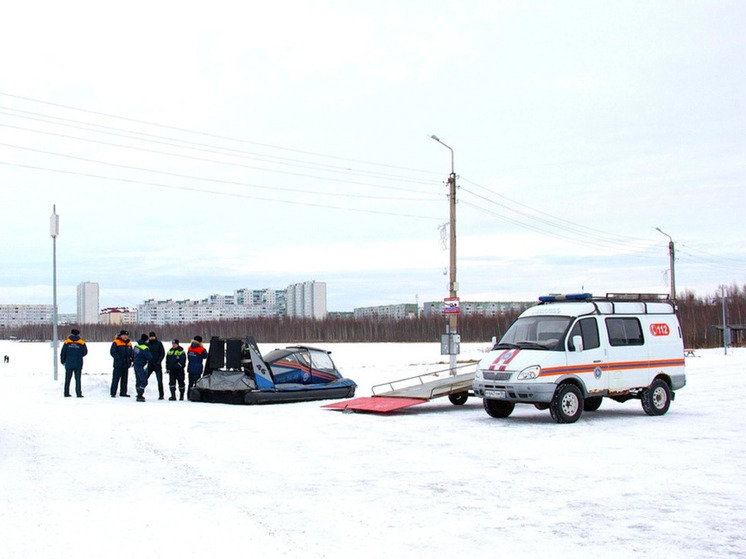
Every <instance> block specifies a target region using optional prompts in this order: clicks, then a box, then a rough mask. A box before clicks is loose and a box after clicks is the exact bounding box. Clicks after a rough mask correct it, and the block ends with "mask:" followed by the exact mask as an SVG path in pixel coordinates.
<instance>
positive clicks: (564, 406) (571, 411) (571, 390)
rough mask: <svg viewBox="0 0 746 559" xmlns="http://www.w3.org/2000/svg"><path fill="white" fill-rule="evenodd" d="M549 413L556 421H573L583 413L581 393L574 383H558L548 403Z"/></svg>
mask: <svg viewBox="0 0 746 559" xmlns="http://www.w3.org/2000/svg"><path fill="white" fill-rule="evenodd" d="M549 413H550V414H551V415H552V419H554V420H555V421H556V422H557V423H575V422H576V421H577V420H578V419H580V415H581V414H582V413H583V393H582V392H581V391H580V388H578V387H577V386H575V385H574V384H569V383H568V384H560V385H559V386H558V387H557V390H555V391H554V397H553V398H552V402H551V403H550V404H549Z"/></svg>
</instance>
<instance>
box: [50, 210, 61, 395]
mask: <svg viewBox="0 0 746 559" xmlns="http://www.w3.org/2000/svg"><path fill="white" fill-rule="evenodd" d="M49 234H50V235H51V236H52V352H53V354H54V355H53V356H52V357H53V358H54V380H57V348H58V346H59V336H58V334H57V236H58V235H59V234H60V216H58V215H57V205H56V204H55V205H53V206H52V216H51V217H50V218H49Z"/></svg>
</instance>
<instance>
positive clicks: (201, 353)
mask: <svg viewBox="0 0 746 559" xmlns="http://www.w3.org/2000/svg"><path fill="white" fill-rule="evenodd" d="M205 359H207V350H206V349H205V346H203V345H202V336H194V339H192V343H191V344H189V348H188V349H187V362H188V363H189V364H188V365H187V373H189V388H192V387H193V386H194V385H195V383H196V382H197V381H198V380H199V377H201V376H202V371H203V369H204V365H203V363H204V362H205Z"/></svg>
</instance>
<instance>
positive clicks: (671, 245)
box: [655, 227, 676, 301]
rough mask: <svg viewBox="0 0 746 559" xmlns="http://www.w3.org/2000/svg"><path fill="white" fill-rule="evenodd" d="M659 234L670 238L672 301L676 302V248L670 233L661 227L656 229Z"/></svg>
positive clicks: (669, 256)
mask: <svg viewBox="0 0 746 559" xmlns="http://www.w3.org/2000/svg"><path fill="white" fill-rule="evenodd" d="M655 230H656V231H658V233H663V234H664V235H665V236H666V237H668V260H669V264H668V265H669V268H670V270H671V299H672V300H674V301H675V300H676V271H675V269H674V260H675V258H674V247H673V239H672V238H671V235H669V234H668V233H666V232H664V231H661V229H660V227H656V228H655Z"/></svg>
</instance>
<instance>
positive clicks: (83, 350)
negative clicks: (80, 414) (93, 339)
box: [60, 328, 88, 398]
mask: <svg viewBox="0 0 746 559" xmlns="http://www.w3.org/2000/svg"><path fill="white" fill-rule="evenodd" d="M86 355H88V346H86V345H85V340H83V338H81V337H80V330H78V329H77V328H73V329H72V330H71V331H70V335H69V336H68V337H67V339H66V340H65V342H64V343H63V344H62V351H61V352H60V362H61V363H62V364H63V365H64V366H65V398H69V397H70V381H71V380H72V377H73V375H75V395H76V396H77V397H78V398H82V397H83V391H82V389H81V386H80V376H81V375H82V374H83V357H85V356H86Z"/></svg>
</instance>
